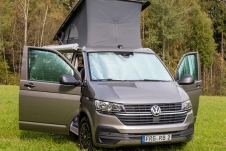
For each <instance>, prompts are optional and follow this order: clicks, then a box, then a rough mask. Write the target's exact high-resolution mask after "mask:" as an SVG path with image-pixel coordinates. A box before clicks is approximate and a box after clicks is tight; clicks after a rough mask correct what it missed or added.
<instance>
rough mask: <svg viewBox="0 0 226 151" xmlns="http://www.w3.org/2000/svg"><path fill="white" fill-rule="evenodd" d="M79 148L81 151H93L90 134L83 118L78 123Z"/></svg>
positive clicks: (85, 119) (88, 125)
mask: <svg viewBox="0 0 226 151" xmlns="http://www.w3.org/2000/svg"><path fill="white" fill-rule="evenodd" d="M79 146H80V149H81V150H82V149H87V150H88V151H92V150H93V141H92V133H91V129H90V124H89V120H88V119H87V117H83V118H82V120H81V121H80V123H79Z"/></svg>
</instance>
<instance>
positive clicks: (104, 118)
mask: <svg viewBox="0 0 226 151" xmlns="http://www.w3.org/2000/svg"><path fill="white" fill-rule="evenodd" d="M94 115H95V116H96V117H95V119H97V120H96V121H95V122H94V123H95V125H96V126H94V125H93V126H94V127H93V128H94V129H95V130H94V131H93V132H92V133H93V143H94V145H95V146H99V147H107V148H116V147H120V146H140V145H154V144H170V143H178V142H188V141H190V140H191V139H192V137H193V133H194V120H193V113H192V111H190V112H189V113H187V117H186V119H185V121H184V122H183V123H179V124H166V125H151V126H150V125H142V126H141V125H140V126H126V125H124V124H122V123H121V122H120V120H118V118H117V117H115V116H110V115H104V114H100V113H98V112H96V114H94ZM100 119H101V120H100ZM164 134H171V135H172V139H171V141H164V142H148V143H142V141H141V138H142V136H144V135H145V136H148V135H164Z"/></svg>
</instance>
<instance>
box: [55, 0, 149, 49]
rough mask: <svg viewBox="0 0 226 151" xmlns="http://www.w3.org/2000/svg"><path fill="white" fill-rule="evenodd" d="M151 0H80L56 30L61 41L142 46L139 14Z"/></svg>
mask: <svg viewBox="0 0 226 151" xmlns="http://www.w3.org/2000/svg"><path fill="white" fill-rule="evenodd" d="M149 5H150V3H149V2H148V0H79V2H78V3H77V4H76V6H75V7H74V8H73V10H72V11H71V12H70V14H69V15H68V16H67V18H66V20H65V21H64V22H63V24H62V25H61V27H60V28H59V30H58V31H57V33H56V35H55V37H54V40H58V42H59V44H60V45H61V44H73V43H78V44H79V45H80V46H86V47H117V46H118V45H122V46H123V47H127V48H141V47H142V46H141V38H140V15H141V11H142V10H143V9H145V8H146V7H147V6H149Z"/></svg>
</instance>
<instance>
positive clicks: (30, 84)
mask: <svg viewBox="0 0 226 151" xmlns="http://www.w3.org/2000/svg"><path fill="white" fill-rule="evenodd" d="M24 86H25V87H27V88H34V87H35V85H34V84H33V83H29V84H24Z"/></svg>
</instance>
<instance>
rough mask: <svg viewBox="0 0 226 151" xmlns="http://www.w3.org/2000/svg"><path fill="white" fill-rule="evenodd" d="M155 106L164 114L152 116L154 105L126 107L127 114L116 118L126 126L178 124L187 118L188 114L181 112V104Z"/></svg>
mask: <svg viewBox="0 0 226 151" xmlns="http://www.w3.org/2000/svg"><path fill="white" fill-rule="evenodd" d="M154 105H158V106H159V107H160V108H161V112H162V113H164V114H162V115H160V116H153V115H151V107H152V106H153V105H124V106H125V111H126V112H125V113H124V114H118V115H116V116H117V118H118V119H119V120H120V121H121V122H122V123H123V124H124V125H158V124H177V123H183V122H184V120H185V118H186V116H187V113H184V112H181V103H171V104H154ZM179 112H180V113H179Z"/></svg>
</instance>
